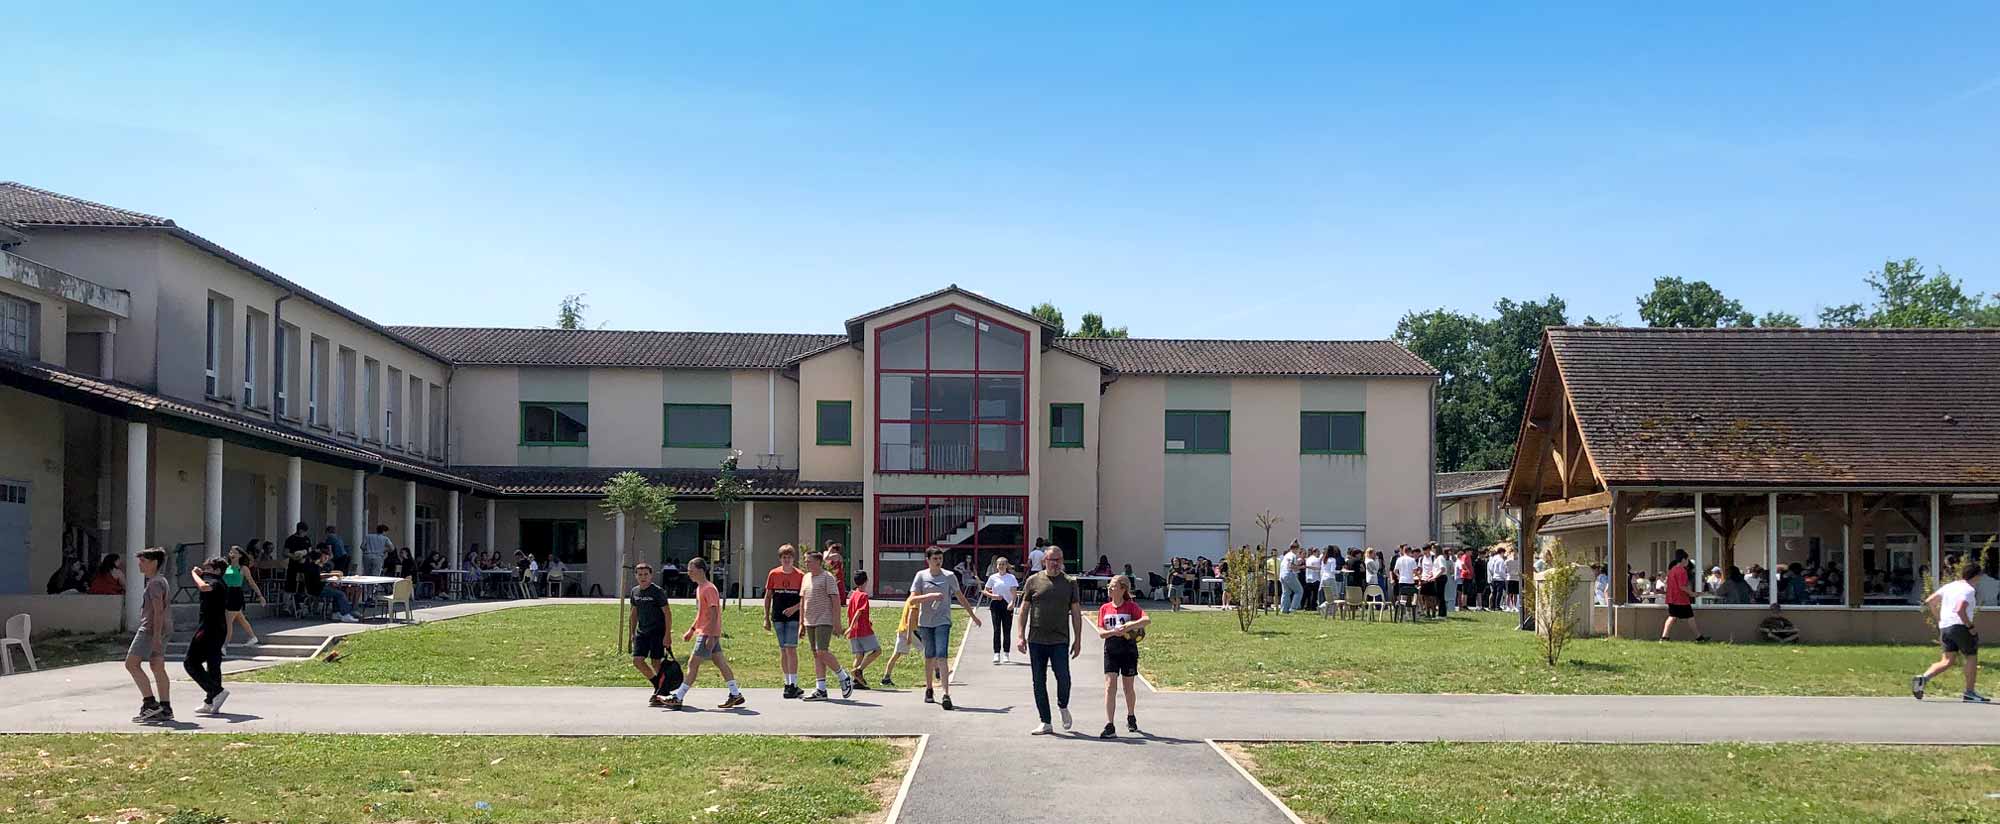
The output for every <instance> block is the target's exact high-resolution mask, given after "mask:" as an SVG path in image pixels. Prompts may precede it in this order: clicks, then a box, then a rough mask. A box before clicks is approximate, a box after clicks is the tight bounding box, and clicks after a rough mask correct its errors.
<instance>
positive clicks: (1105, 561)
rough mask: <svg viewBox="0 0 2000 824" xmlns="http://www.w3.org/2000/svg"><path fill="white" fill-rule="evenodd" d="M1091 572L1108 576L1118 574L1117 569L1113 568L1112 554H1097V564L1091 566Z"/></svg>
mask: <svg viewBox="0 0 2000 824" xmlns="http://www.w3.org/2000/svg"><path fill="white" fill-rule="evenodd" d="M1090 574H1092V575H1103V576H1106V577H1109V576H1112V575H1116V574H1117V570H1115V569H1112V567H1111V556H1109V555H1099V556H1097V566H1094V567H1091V568H1090Z"/></svg>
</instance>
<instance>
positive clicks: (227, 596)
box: [222, 546, 264, 647]
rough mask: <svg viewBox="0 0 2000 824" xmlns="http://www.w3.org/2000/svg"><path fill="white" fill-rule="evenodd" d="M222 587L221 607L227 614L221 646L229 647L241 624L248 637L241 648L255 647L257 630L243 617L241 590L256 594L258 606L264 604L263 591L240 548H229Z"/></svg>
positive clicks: (247, 557)
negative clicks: (230, 639)
mask: <svg viewBox="0 0 2000 824" xmlns="http://www.w3.org/2000/svg"><path fill="white" fill-rule="evenodd" d="M222 586H223V593H222V606H223V609H224V610H225V611H226V612H227V617H226V618H225V620H224V622H223V632H222V635H223V640H222V645H223V646H225V647H227V646H231V644H230V642H229V638H230V637H231V636H234V635H235V634H236V627H237V625H238V624H241V625H242V626H243V632H244V633H246V634H248V635H249V636H250V640H248V641H244V642H243V646H246V647H254V646H257V630H255V629H253V628H251V626H250V619H248V618H245V617H243V603H244V602H243V588H244V587H246V586H247V587H249V588H250V590H251V591H253V592H255V593H257V604H258V605H259V606H262V605H263V604H264V590H263V588H262V587H259V586H257V575H256V573H254V572H252V571H251V570H250V560H249V556H247V555H245V554H244V553H243V548H242V547H240V546H232V547H230V548H229V563H228V565H227V568H226V569H224V570H223V572H222Z"/></svg>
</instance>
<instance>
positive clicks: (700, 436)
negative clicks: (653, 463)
mask: <svg viewBox="0 0 2000 824" xmlns="http://www.w3.org/2000/svg"><path fill="white" fill-rule="evenodd" d="M664 443H665V445H667V446H690V447H713V446H728V445H729V404H726V403H719V404H718V403H670V404H667V417H666V438H665V440H664Z"/></svg>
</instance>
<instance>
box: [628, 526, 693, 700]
mask: <svg viewBox="0 0 2000 824" xmlns="http://www.w3.org/2000/svg"><path fill="white" fill-rule="evenodd" d="M632 576H633V577H634V578H637V579H638V584H639V585H638V586H635V587H633V588H632V617H631V619H630V620H629V621H628V622H627V623H628V624H629V626H627V627H626V631H627V634H629V635H630V636H631V637H632V668H633V669H635V670H638V671H639V674H640V675H643V676H645V677H646V683H648V684H652V685H653V694H652V696H651V697H649V698H647V699H646V705H647V706H652V707H661V706H665V705H666V703H667V698H666V696H667V691H668V690H671V689H673V688H674V687H678V686H680V685H679V684H675V685H673V686H668V685H667V684H665V683H663V682H662V681H661V680H660V673H661V672H662V671H663V669H664V668H663V667H662V663H663V662H665V661H666V659H667V635H668V633H671V632H673V631H674V608H673V605H672V604H669V603H668V602H667V591H666V590H664V589H661V588H660V585H659V584H657V583H654V582H653V565H652V564H649V563H646V562H645V561H640V562H639V563H636V564H633V565H632Z"/></svg>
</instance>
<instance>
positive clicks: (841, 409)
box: [813, 401, 854, 446]
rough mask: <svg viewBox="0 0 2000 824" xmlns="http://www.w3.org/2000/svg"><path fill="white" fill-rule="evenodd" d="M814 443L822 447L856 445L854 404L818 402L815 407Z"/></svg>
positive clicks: (848, 402)
mask: <svg viewBox="0 0 2000 824" xmlns="http://www.w3.org/2000/svg"><path fill="white" fill-rule="evenodd" d="M813 412H814V415H813V421H814V430H815V431H816V432H817V433H818V434H817V435H816V436H815V440H814V442H815V443H817V444H819V445H820V446H853V445H854V403H853V402H852V401H818V402H816V403H814V405H813Z"/></svg>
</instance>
